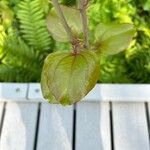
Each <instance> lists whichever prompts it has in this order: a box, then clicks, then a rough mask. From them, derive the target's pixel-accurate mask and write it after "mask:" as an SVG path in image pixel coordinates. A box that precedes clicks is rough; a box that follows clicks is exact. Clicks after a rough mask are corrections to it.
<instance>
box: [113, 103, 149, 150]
mask: <svg viewBox="0 0 150 150" xmlns="http://www.w3.org/2000/svg"><path fill="white" fill-rule="evenodd" d="M113 127H114V145H115V150H149V149H150V147H149V137H148V128H147V121H146V113H145V105H144V103H113Z"/></svg>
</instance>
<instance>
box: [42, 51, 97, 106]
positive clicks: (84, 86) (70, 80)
mask: <svg viewBox="0 0 150 150" xmlns="http://www.w3.org/2000/svg"><path fill="white" fill-rule="evenodd" d="M99 64H100V63H99V59H98V57H97V55H96V54H95V53H93V52H91V51H88V50H87V51H81V52H80V53H79V54H76V55H75V54H73V53H70V52H55V53H52V54H50V55H48V57H47V58H46V60H45V63H44V66H43V71H42V76H41V88H42V93H43V96H44V98H45V99H48V101H49V102H50V103H60V104H62V105H70V104H73V103H76V102H78V101H80V100H81V99H82V98H83V97H84V96H85V95H86V94H87V93H88V92H89V91H90V90H91V89H92V88H93V87H94V85H95V84H96V82H97V80H98V77H99Z"/></svg>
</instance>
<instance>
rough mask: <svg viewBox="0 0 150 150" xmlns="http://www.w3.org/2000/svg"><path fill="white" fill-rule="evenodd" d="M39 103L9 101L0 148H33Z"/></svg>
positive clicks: (0, 149)
mask: <svg viewBox="0 0 150 150" xmlns="http://www.w3.org/2000/svg"><path fill="white" fill-rule="evenodd" d="M37 112H38V105H37V104H33V103H30V104H29V103H10V102H9V103H7V105H6V112H5V118H4V123H3V128H2V133H1V141H0V150H33V146H34V138H35V137H34V136H35V128H36V121H37Z"/></svg>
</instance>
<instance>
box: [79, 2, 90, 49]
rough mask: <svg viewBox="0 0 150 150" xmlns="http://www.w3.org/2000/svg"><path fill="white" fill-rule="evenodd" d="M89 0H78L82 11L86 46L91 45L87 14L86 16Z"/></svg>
mask: <svg viewBox="0 0 150 150" xmlns="http://www.w3.org/2000/svg"><path fill="white" fill-rule="evenodd" d="M87 3H88V0H78V5H79V10H80V13H81V19H82V27H83V35H84V47H85V48H88V47H89V41H88V23H87V16H86V6H87Z"/></svg>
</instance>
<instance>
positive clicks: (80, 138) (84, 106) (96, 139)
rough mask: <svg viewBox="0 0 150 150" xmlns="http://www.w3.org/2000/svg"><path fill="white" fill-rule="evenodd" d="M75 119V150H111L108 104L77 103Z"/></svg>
mask: <svg viewBox="0 0 150 150" xmlns="http://www.w3.org/2000/svg"><path fill="white" fill-rule="evenodd" d="M76 117H77V118H76V150H111V142H110V141H111V138H110V119H109V103H98V102H85V103H84V102H83V103H79V104H78V105H77V115H76Z"/></svg>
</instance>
